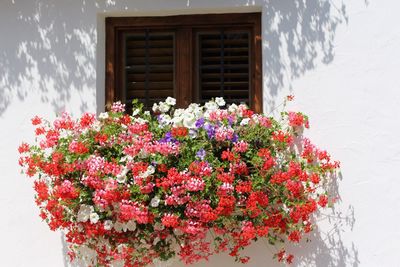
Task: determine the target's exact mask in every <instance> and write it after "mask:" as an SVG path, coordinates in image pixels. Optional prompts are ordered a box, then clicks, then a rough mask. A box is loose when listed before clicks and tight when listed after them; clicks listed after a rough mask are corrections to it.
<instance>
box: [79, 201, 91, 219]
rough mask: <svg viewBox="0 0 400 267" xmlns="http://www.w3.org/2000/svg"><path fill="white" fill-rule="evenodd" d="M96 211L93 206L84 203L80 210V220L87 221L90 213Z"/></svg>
mask: <svg viewBox="0 0 400 267" xmlns="http://www.w3.org/2000/svg"><path fill="white" fill-rule="evenodd" d="M92 212H94V208H93V206H90V205H86V204H82V205H81V206H80V208H79V211H78V216H77V220H78V222H86V221H87V220H89V218H90V214H91V213H92Z"/></svg>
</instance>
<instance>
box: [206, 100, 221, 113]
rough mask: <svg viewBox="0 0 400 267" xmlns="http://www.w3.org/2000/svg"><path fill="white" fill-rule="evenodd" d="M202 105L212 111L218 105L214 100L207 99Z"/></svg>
mask: <svg viewBox="0 0 400 267" xmlns="http://www.w3.org/2000/svg"><path fill="white" fill-rule="evenodd" d="M204 107H205V108H206V109H207V110H208V111H214V110H217V109H218V105H217V104H216V103H215V102H214V101H208V102H207V103H206V104H205V105H204Z"/></svg>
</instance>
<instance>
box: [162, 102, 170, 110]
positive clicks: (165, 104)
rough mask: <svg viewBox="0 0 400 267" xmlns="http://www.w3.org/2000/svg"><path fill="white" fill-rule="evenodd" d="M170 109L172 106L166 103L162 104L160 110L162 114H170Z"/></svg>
mask: <svg viewBox="0 0 400 267" xmlns="http://www.w3.org/2000/svg"><path fill="white" fill-rule="evenodd" d="M169 108H170V106H169V105H168V104H167V103H165V102H160V105H159V110H160V111H161V112H162V113H166V112H168V110H169Z"/></svg>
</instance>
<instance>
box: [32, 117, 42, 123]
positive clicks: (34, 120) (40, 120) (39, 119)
mask: <svg viewBox="0 0 400 267" xmlns="http://www.w3.org/2000/svg"><path fill="white" fill-rule="evenodd" d="M31 121H32V125H39V124H41V123H42V119H41V118H39V117H38V116H35V117H33V118H32V119H31Z"/></svg>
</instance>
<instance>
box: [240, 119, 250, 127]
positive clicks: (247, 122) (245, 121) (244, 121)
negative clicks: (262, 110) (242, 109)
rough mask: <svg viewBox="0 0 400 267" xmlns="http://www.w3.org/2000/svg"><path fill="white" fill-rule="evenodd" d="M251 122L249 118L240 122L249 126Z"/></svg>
mask: <svg viewBox="0 0 400 267" xmlns="http://www.w3.org/2000/svg"><path fill="white" fill-rule="evenodd" d="M249 121H250V119H249V118H245V119H243V120H242V121H241V122H240V125H242V126H243V125H247V124H249Z"/></svg>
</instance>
